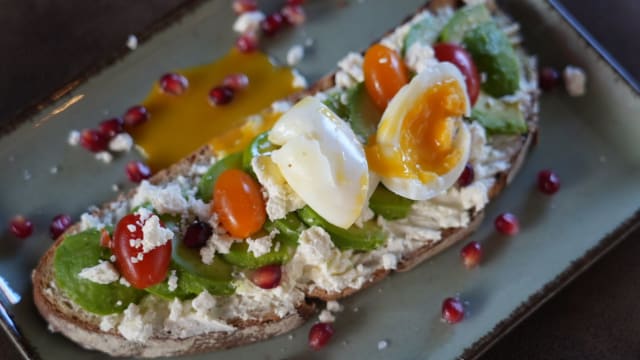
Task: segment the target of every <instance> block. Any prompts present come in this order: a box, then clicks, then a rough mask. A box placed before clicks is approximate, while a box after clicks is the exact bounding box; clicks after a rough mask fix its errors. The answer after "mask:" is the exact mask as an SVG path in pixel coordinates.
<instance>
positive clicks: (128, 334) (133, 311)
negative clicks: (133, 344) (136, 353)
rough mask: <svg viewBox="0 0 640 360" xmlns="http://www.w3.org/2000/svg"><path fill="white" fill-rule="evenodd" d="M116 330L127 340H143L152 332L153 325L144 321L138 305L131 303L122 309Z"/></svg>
mask: <svg viewBox="0 0 640 360" xmlns="http://www.w3.org/2000/svg"><path fill="white" fill-rule="evenodd" d="M118 331H119V332H120V334H122V336H124V338H125V339H127V340H130V341H137V342H145V341H146V340H147V339H149V337H151V334H152V333H153V325H152V324H150V323H148V322H147V321H145V319H144V318H143V316H142V315H141V314H140V309H139V308H138V306H137V305H136V304H133V303H131V304H129V306H128V307H127V308H126V309H125V311H124V317H123V318H122V322H120V325H118Z"/></svg>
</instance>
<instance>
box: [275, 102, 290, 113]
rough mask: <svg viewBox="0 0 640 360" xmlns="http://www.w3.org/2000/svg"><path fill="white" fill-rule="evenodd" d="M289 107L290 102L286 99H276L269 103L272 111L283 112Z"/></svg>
mask: <svg viewBox="0 0 640 360" xmlns="http://www.w3.org/2000/svg"><path fill="white" fill-rule="evenodd" d="M289 109H291V102H290V101H286V100H278V101H274V102H273V103H271V111H273V112H274V113H285V112H287V111H288V110H289Z"/></svg>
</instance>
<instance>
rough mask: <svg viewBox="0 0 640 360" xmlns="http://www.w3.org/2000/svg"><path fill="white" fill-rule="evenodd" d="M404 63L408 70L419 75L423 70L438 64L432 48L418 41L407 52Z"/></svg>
mask: <svg viewBox="0 0 640 360" xmlns="http://www.w3.org/2000/svg"><path fill="white" fill-rule="evenodd" d="M406 59H407V60H406V62H407V66H408V67H409V69H411V70H413V71H415V72H416V73H418V74H419V73H421V72H422V71H424V70H425V69H427V68H429V67H430V66H433V65H435V64H437V63H438V60H436V58H435V53H434V51H433V48H432V47H431V46H430V45H429V44H423V43H422V42H420V41H417V42H415V43H413V45H411V46H410V47H409V49H408V50H407V55H406Z"/></svg>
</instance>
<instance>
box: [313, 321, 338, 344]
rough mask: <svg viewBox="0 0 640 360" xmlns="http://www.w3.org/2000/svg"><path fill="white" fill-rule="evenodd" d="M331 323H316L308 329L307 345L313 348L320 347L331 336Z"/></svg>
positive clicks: (332, 331)
mask: <svg viewBox="0 0 640 360" xmlns="http://www.w3.org/2000/svg"><path fill="white" fill-rule="evenodd" d="M333 333H334V330H333V325H331V324H330V323H317V324H315V325H313V326H312V327H311V330H309V346H310V347H311V348H312V349H313V350H320V349H322V348H323V347H324V346H325V345H327V343H328V342H329V340H331V337H332V336H333Z"/></svg>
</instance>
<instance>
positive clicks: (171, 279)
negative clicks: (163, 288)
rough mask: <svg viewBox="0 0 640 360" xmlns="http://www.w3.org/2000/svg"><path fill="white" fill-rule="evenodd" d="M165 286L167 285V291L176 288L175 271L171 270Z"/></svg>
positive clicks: (176, 277)
mask: <svg viewBox="0 0 640 360" xmlns="http://www.w3.org/2000/svg"><path fill="white" fill-rule="evenodd" d="M167 284H168V285H169V291H175V290H176V289H177V288H178V276H177V275H176V271H175V270H171V275H169V280H168V281H167Z"/></svg>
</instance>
